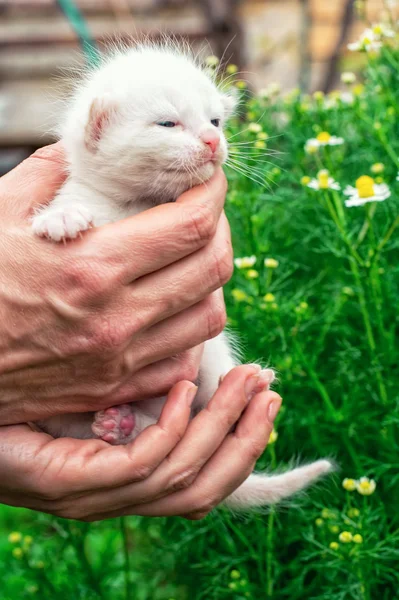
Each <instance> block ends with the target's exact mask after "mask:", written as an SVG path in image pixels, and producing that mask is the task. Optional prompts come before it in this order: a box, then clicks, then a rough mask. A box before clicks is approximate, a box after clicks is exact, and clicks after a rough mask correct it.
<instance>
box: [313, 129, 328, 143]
mask: <svg viewBox="0 0 399 600" xmlns="http://www.w3.org/2000/svg"><path fill="white" fill-rule="evenodd" d="M330 138H331V135H330V134H329V133H328V131H321V132H320V133H319V135H318V136H316V140H317V141H318V142H321V143H322V144H323V143H324V144H327V143H328V142H329V141H330Z"/></svg>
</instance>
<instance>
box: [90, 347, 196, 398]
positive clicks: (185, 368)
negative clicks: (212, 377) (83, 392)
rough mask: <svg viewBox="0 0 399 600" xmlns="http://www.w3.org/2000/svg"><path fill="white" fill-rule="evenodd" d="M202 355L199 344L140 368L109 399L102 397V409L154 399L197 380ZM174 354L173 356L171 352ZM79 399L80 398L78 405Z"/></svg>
mask: <svg viewBox="0 0 399 600" xmlns="http://www.w3.org/2000/svg"><path fill="white" fill-rule="evenodd" d="M203 352H204V346H203V344H200V345H198V346H195V347H194V348H191V349H190V350H187V351H186V352H182V353H181V354H178V355H176V356H175V355H173V356H172V357H171V358H166V359H164V360H161V361H159V362H156V363H151V364H150V365H148V366H147V367H144V368H143V369H140V370H139V371H137V372H136V373H134V375H133V376H132V377H131V379H130V380H129V381H127V382H126V383H125V384H124V385H123V386H121V387H120V388H119V389H118V390H117V391H116V392H114V393H113V394H112V396H108V397H106V398H104V402H102V404H104V407H105V408H108V407H109V406H114V405H116V404H124V403H126V402H135V401H138V400H146V399H147V398H158V397H160V396H165V395H167V394H168V393H169V391H170V390H171V388H172V387H173V386H174V385H175V384H176V383H178V382H179V381H182V380H187V381H192V382H195V380H196V379H197V377H198V372H199V367H200V362H201V357H202V355H203ZM173 354H175V353H173ZM82 402H83V399H82V398H81V399H80V406H82Z"/></svg>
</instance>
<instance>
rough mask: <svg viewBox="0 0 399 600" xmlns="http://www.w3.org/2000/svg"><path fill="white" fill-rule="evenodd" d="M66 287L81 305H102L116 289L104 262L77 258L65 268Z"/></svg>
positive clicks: (70, 261)
mask: <svg viewBox="0 0 399 600" xmlns="http://www.w3.org/2000/svg"><path fill="white" fill-rule="evenodd" d="M63 275H64V280H65V287H66V289H67V290H70V291H71V292H72V293H73V294H74V295H75V297H76V299H77V300H78V301H79V303H80V304H83V305H85V304H87V303H93V302H94V303H96V304H101V303H102V302H103V301H104V297H106V296H107V295H108V294H109V293H110V292H111V291H112V290H113V289H114V278H113V277H112V276H110V273H109V272H108V269H106V267H105V265H104V263H103V262H101V263H98V262H97V261H96V260H94V259H93V260H92V259H91V258H79V257H75V258H74V260H69V261H68V263H67V264H66V265H65V266H64V269H63Z"/></svg>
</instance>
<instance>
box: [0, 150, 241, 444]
mask: <svg viewBox="0 0 399 600" xmlns="http://www.w3.org/2000/svg"><path fill="white" fill-rule="evenodd" d="M65 177H66V173H65V164H64V153H63V149H62V145H61V144H55V145H53V146H48V147H46V148H43V149H41V150H40V151H38V152H36V153H35V154H34V155H33V156H32V157H30V158H29V159H28V160H27V161H25V162H24V163H22V164H21V165H20V166H18V167H17V168H16V169H14V170H13V171H11V172H10V173H8V174H7V175H5V176H4V177H3V178H1V179H0V206H1V215H2V217H1V227H2V231H1V245H0V281H1V285H0V424H1V425H6V424H7V425H8V424H15V423H22V422H26V421H35V420H40V419H45V418H46V417H50V416H54V415H56V414H62V413H73V412H85V411H91V410H94V411H96V410H100V409H102V408H106V407H109V406H111V405H115V404H121V403H123V402H126V401H129V402H131V401H134V400H138V399H140V400H141V399H144V398H146V397H154V396H159V395H163V394H164V393H167V392H168V391H169V390H170V389H171V387H172V386H173V385H174V384H175V383H176V382H178V381H180V380H183V379H188V380H191V381H193V380H195V378H196V376H197V374H198V367H199V363H200V359H201V352H202V348H201V343H202V342H204V341H205V340H207V339H209V338H211V337H213V336H215V335H216V334H218V333H219V332H220V331H221V330H222V329H223V327H224V323H225V308H224V302H223V295H222V290H221V287H222V286H223V284H224V283H226V281H227V280H228V279H229V277H230V275H231V272H232V253H231V245H230V232H229V227H228V224H227V221H226V218H225V216H224V214H223V212H222V211H223V204H224V198H225V193H226V181H225V178H224V175H223V173H222V171H221V170H220V171H218V172H217V173H216V174H215V176H214V177H213V178H212V179H211V180H210V181H209V182H208V183H207V184H206V185H203V186H199V187H198V188H194V189H192V190H190V191H189V192H187V193H186V194H184V195H183V196H182V197H180V198H179V199H178V201H177V202H175V203H170V204H166V205H162V206H157V207H154V208H153V209H150V210H148V211H145V212H144V213H141V214H139V215H137V216H134V217H131V218H129V219H126V220H124V221H120V222H118V223H113V224H110V225H106V226H104V227H100V228H96V229H93V230H91V231H89V232H86V233H85V234H84V235H83V236H82V238H81V239H78V240H75V241H69V242H68V243H66V244H55V243H52V242H49V241H47V240H43V239H40V238H38V237H36V236H34V235H33V233H32V230H31V226H30V222H29V220H30V217H31V216H32V214H33V212H34V210H35V208H37V207H38V206H40V205H42V204H44V203H46V202H49V201H51V199H52V198H53V197H54V195H55V194H56V191H57V189H59V187H60V186H61V185H62V183H63V181H64V180H65ZM192 348H194V350H191V349H192ZM17 431H22V429H18V430H16V433H17ZM32 435H33V434H32ZM22 437H23V436H22ZM31 439H32V441H33V438H31ZM35 439H36V438H35ZM40 439H42V438H37V440H40ZM68 443H69V442H62V441H61V442H59V444H60V445H61V447H62V449H63V451H64V446H63V444H68ZM70 443H72V442H70ZM53 447H54V446H51V448H53ZM121 452H122V451H121Z"/></svg>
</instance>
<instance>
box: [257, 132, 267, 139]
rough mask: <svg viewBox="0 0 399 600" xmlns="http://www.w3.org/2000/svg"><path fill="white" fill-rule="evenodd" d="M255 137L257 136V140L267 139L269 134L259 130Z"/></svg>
mask: <svg viewBox="0 0 399 600" xmlns="http://www.w3.org/2000/svg"><path fill="white" fill-rule="evenodd" d="M256 137H257V138H258V140H267V138H268V137H269V136H268V135H267V133H266V132H265V131H260V132H259V133H258V135H257V136H256Z"/></svg>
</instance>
